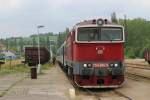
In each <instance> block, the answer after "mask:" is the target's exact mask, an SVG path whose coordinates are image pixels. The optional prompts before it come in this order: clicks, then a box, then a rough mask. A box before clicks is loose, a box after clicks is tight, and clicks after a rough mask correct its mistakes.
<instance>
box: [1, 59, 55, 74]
mask: <svg viewBox="0 0 150 100" xmlns="http://www.w3.org/2000/svg"><path fill="white" fill-rule="evenodd" d="M52 66H53V65H52V64H50V63H46V64H44V65H42V67H41V68H42V69H41V70H42V73H41V74H44V73H43V70H49V69H50V68H51V67H52ZM13 73H30V67H29V66H27V65H25V64H23V63H22V62H21V59H18V60H12V61H11V62H10V60H7V61H6V63H5V64H4V65H2V67H1V70H0V76H1V75H6V74H13Z"/></svg>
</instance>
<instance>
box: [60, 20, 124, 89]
mask: <svg viewBox="0 0 150 100" xmlns="http://www.w3.org/2000/svg"><path fill="white" fill-rule="evenodd" d="M124 42H125V35H124V28H123V26H121V25H118V24H113V23H111V22H109V21H108V20H107V19H104V20H103V19H97V20H96V19H94V20H88V21H83V22H80V23H78V24H76V25H75V26H74V27H73V29H72V30H71V31H70V32H69V34H68V36H67V38H66V40H65V42H64V43H63V45H62V46H61V47H60V49H59V50H58V51H57V53H58V57H57V60H58V62H60V63H61V64H62V65H63V68H64V69H66V70H67V71H66V72H67V74H68V76H70V77H71V78H72V80H73V81H74V83H75V84H76V85H77V86H79V87H83V88H117V87H120V86H122V84H123V82H124V69H125V68H124Z"/></svg>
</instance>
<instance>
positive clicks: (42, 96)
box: [0, 66, 73, 100]
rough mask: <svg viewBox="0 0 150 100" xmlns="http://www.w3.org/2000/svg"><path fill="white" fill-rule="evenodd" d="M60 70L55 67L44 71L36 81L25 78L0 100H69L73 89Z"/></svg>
mask: <svg viewBox="0 0 150 100" xmlns="http://www.w3.org/2000/svg"><path fill="white" fill-rule="evenodd" d="M63 74H64V73H63V72H62V70H61V69H60V68H59V67H58V66H56V67H52V68H50V70H46V71H45V72H44V74H41V75H39V76H38V79H37V80H36V79H30V77H28V78H25V79H24V80H23V81H21V82H19V83H18V84H16V85H15V86H14V87H12V88H11V89H10V91H8V92H7V93H6V95H5V96H3V97H1V98H0V100H70V96H69V89H71V88H73V87H72V85H71V84H70V82H69V81H68V80H67V78H66V76H65V75H63Z"/></svg>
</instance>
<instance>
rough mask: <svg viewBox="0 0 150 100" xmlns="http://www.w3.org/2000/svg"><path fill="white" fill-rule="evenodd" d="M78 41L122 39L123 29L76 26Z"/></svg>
mask: <svg viewBox="0 0 150 100" xmlns="http://www.w3.org/2000/svg"><path fill="white" fill-rule="evenodd" d="M77 40H78V41H122V40H123V30H122V28H118V27H101V28H100V27H82V28H78V32H77Z"/></svg>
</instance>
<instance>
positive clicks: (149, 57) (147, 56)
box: [144, 49, 150, 64]
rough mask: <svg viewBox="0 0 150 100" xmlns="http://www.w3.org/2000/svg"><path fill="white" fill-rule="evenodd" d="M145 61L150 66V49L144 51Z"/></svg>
mask: <svg viewBox="0 0 150 100" xmlns="http://www.w3.org/2000/svg"><path fill="white" fill-rule="evenodd" d="M144 59H145V61H147V62H148V63H149V64H150V49H145V51H144Z"/></svg>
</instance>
